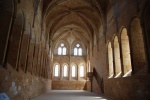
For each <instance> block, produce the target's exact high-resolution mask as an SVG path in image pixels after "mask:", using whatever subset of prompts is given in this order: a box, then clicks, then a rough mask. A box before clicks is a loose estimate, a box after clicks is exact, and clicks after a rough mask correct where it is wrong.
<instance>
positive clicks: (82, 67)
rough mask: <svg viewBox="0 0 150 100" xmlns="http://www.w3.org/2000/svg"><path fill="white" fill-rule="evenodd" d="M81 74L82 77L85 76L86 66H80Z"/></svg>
mask: <svg viewBox="0 0 150 100" xmlns="http://www.w3.org/2000/svg"><path fill="white" fill-rule="evenodd" d="M79 72H80V73H79V76H80V77H84V66H80V70H79Z"/></svg>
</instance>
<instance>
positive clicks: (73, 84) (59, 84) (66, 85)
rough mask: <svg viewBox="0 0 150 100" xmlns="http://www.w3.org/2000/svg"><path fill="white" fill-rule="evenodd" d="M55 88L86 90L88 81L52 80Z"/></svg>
mask: <svg viewBox="0 0 150 100" xmlns="http://www.w3.org/2000/svg"><path fill="white" fill-rule="evenodd" d="M52 89H54V90H86V89H87V88H86V81H61V80H60V81H52Z"/></svg>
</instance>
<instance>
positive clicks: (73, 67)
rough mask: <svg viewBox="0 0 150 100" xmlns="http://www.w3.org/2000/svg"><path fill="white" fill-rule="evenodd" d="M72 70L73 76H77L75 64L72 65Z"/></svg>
mask: <svg viewBox="0 0 150 100" xmlns="http://www.w3.org/2000/svg"><path fill="white" fill-rule="evenodd" d="M71 72H72V73H71V74H72V75H71V76H72V77H76V67H75V66H74V65H73V66H72V69H71Z"/></svg>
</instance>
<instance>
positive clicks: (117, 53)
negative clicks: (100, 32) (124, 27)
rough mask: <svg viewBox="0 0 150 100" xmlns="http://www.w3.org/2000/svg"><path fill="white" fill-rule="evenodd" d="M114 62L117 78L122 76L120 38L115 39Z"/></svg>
mask: <svg viewBox="0 0 150 100" xmlns="http://www.w3.org/2000/svg"><path fill="white" fill-rule="evenodd" d="M114 58H115V59H114V60H115V73H116V76H115V78H117V77H119V76H121V60H120V47H119V43H118V37H117V36H115V38H114Z"/></svg>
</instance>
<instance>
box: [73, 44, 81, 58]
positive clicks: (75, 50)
mask: <svg viewBox="0 0 150 100" xmlns="http://www.w3.org/2000/svg"><path fill="white" fill-rule="evenodd" d="M74 55H75V56H82V48H81V46H80V44H76V46H75V48H74Z"/></svg>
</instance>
